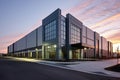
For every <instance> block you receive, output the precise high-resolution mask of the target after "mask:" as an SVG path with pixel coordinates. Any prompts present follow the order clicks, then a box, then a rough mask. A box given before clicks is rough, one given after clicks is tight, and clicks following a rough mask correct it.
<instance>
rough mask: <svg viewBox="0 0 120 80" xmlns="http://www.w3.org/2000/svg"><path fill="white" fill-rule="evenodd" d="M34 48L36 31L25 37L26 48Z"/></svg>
mask: <svg viewBox="0 0 120 80" xmlns="http://www.w3.org/2000/svg"><path fill="white" fill-rule="evenodd" d="M32 47H36V30H34V31H32V32H31V33H29V34H28V35H27V48H32Z"/></svg>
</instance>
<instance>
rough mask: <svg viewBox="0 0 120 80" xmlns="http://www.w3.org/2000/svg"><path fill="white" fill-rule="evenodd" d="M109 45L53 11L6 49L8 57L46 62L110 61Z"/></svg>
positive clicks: (76, 22) (110, 46)
mask: <svg viewBox="0 0 120 80" xmlns="http://www.w3.org/2000/svg"><path fill="white" fill-rule="evenodd" d="M112 50H113V45H112V43H111V42H110V41H107V40H106V39H105V38H104V37H101V36H100V35H99V34H98V33H97V32H94V31H92V30H91V29H89V28H88V27H86V26H85V25H83V23H82V22H80V21H79V20H78V19H76V18H75V17H73V16H72V15H71V14H67V15H66V17H64V16H63V15H61V10H60V9H57V10H56V11H54V12H53V13H52V14H50V15H49V16H47V17H46V18H45V19H43V20H42V25H41V26H40V27H38V28H37V29H35V30H34V31H32V32H31V33H29V34H28V35H26V36H24V37H23V38H21V39H20V40H18V41H16V42H15V43H13V44H11V45H10V46H8V54H9V55H13V56H19V57H29V58H38V59H48V60H66V59H67V60H68V59H75V60H78V59H83V58H110V57H112V52H113V51H112Z"/></svg>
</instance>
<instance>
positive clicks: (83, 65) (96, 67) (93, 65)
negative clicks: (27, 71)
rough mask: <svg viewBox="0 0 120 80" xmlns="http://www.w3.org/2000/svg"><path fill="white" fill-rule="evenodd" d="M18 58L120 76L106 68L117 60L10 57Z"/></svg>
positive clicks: (118, 73)
mask: <svg viewBox="0 0 120 80" xmlns="http://www.w3.org/2000/svg"><path fill="white" fill-rule="evenodd" d="M9 58H12V59H16V60H22V61H29V62H35V63H38V64H44V65H49V66H55V67H59V68H65V69H70V70H75V71H81V72H86V73H91V74H97V75H103V76H111V77H119V78H120V72H113V71H107V70H105V69H104V68H106V67H109V66H112V65H116V63H117V60H116V59H111V60H101V61H76V62H56V61H45V60H36V59H29V58H16V57H9Z"/></svg>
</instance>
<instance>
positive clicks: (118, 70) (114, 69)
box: [105, 64, 120, 72]
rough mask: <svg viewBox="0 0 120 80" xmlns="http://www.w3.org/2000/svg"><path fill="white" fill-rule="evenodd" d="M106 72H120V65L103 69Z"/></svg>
mask: <svg viewBox="0 0 120 80" xmlns="http://www.w3.org/2000/svg"><path fill="white" fill-rule="evenodd" d="M105 69H106V70H109V71H115V72H120V64H117V65H114V66H110V67H107V68H105Z"/></svg>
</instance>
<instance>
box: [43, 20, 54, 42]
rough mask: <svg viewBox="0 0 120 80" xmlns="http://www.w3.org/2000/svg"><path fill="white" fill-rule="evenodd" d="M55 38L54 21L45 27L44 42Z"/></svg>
mask: <svg viewBox="0 0 120 80" xmlns="http://www.w3.org/2000/svg"><path fill="white" fill-rule="evenodd" d="M55 38H56V20H54V21H52V22H50V23H49V24H47V25H46V26H45V41H48V40H52V39H55Z"/></svg>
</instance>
